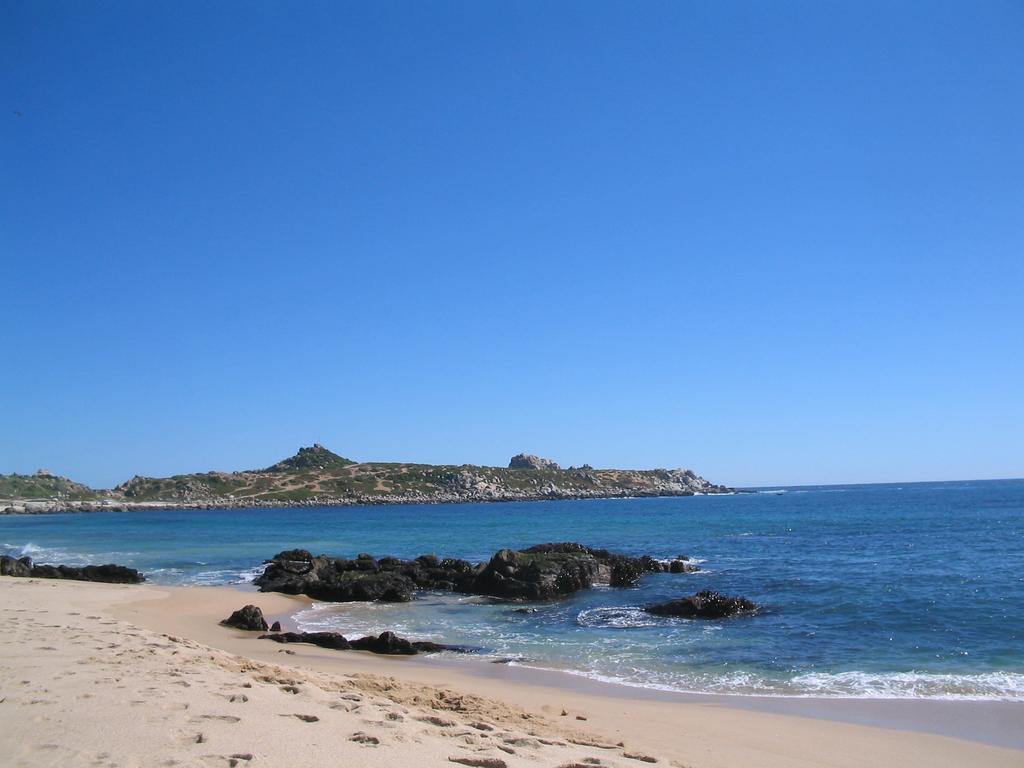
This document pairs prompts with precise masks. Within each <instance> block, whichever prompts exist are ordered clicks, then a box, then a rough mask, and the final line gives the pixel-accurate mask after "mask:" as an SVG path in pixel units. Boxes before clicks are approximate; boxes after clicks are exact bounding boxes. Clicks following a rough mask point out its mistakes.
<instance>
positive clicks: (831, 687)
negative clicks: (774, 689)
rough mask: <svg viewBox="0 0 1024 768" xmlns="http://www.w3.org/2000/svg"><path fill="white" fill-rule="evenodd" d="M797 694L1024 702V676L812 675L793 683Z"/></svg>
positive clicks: (885, 673) (995, 674)
mask: <svg viewBox="0 0 1024 768" xmlns="http://www.w3.org/2000/svg"><path fill="white" fill-rule="evenodd" d="M790 685H792V687H793V689H794V693H796V694H798V695H804V696H838V697H850V698H858V699H957V700H961V701H983V700H984V701H992V700H999V701H1024V674H1021V673H1018V672H1002V671H1001V672H982V673H978V674H971V675H950V674H940V673H933V672H833V673H826V672H811V673H807V674H803V675H797V676H796V677H794V678H793V679H792V680H790Z"/></svg>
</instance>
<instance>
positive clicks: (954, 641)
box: [0, 480, 1024, 701]
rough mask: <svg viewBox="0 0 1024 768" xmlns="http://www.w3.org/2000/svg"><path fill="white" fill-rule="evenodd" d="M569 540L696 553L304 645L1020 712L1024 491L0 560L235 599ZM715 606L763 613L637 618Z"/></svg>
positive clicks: (135, 519) (112, 539)
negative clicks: (299, 552)
mask: <svg viewBox="0 0 1024 768" xmlns="http://www.w3.org/2000/svg"><path fill="white" fill-rule="evenodd" d="M566 540H572V541H580V542H583V543H585V544H589V545H591V546H597V547H607V548H609V549H612V550H616V551H620V552H626V553H630V554H642V553H649V554H652V555H655V556H659V557H671V556H675V555H677V554H680V553H685V554H689V555H690V556H691V557H693V558H695V559H697V560H699V561H700V562H701V565H702V568H703V569H704V570H703V571H702V572H700V573H695V574H686V575H670V574H656V575H650V576H648V577H646V578H645V579H644V581H643V582H642V583H641V584H640V586H638V587H636V588H633V589H609V588H596V589H593V590H590V591H588V592H585V593H581V594H578V595H576V596H574V597H572V598H569V599H566V600H562V601H558V602H552V603H543V604H538V605H536V606H534V607H536V608H537V610H536V611H535V612H533V613H520V612H517V611H516V608H517V607H519V606H514V605H508V604H501V603H493V602H488V601H486V600H482V599H479V598H466V597H457V596H452V595H436V594H428V595H424V596H423V599H421V600H419V601H416V602H414V603H412V604H404V605H359V604H345V605H330V604H320V605H316V606H314V607H313V608H311V609H308V610H306V611H304V612H302V613H300V614H299V615H298V616H297V617H296V618H297V620H298V621H299V623H300V624H301V625H303V626H304V627H305V628H307V629H327V628H330V629H336V630H339V631H343V632H346V633H353V634H361V633H364V632H371V631H381V630H383V629H395V630H397V631H399V632H401V633H403V634H408V635H415V636H417V637H422V638H431V639H436V640H442V641H446V642H452V643H464V644H469V645H474V646H479V647H481V648H483V649H484V652H485V653H486V654H487V655H488V656H491V657H496V658H497V657H501V658H511V659H515V660H516V661H515V663H520V664H526V665H532V666H539V667H548V668H557V669H563V670H567V671H571V672H575V673H578V674H583V675H587V676H591V677H595V678H600V679H608V680H616V681H620V682H624V683H628V684H632V685H642V686H648V687H660V688H668V689H675V690H687V691H706V692H719V693H744V694H752V693H762V694H778V695H824V696H876V697H941V698H972V699H973V698H979V699H1011V700H1021V701H1024V610H1022V608H1021V606H1022V605H1024V480H1013V481H985V482H963V483H919V484H906V485H902V486H900V485H860V486H833V487H823V488H792V489H787V491H786V492H785V493H783V494H781V495H775V494H771V493H758V494H743V495H736V496H707V497H701V496H697V497H691V498H678V499H618V500H602V501H566V502H562V501H553V502H537V503H522V504H464V505H442V506H395V507H368V508H367V507H361V508H338V509H260V510H173V511H159V512H133V513H96V514H88V515H46V516H8V517H3V518H0V551H2V552H3V553H5V554H15V555H19V554H30V555H32V556H33V557H34V558H36V559H37V560H38V561H40V562H64V563H69V564H75V563H86V562H109V561H113V562H118V563H123V564H127V565H132V566H135V567H137V568H141V569H142V570H143V571H145V572H146V573H147V575H148V577H149V578H150V580H152V581H154V582H158V583H167V584H233V583H243V582H245V581H247V580H248V579H249V578H251V577H252V575H253V574H255V573H258V572H259V570H260V563H261V562H262V560H263V559H265V558H268V557H270V556H271V555H273V554H274V553H276V552H278V551H279V550H282V549H287V548H292V547H302V548H306V549H310V550H313V551H314V552H326V553H330V554H338V555H348V556H351V555H355V554H357V553H359V552H371V553H373V554H375V555H378V556H381V555H385V554H390V555H396V556H400V557H412V556H415V555H419V554H422V553H426V552H434V553H437V554H441V555H452V556H458V557H465V558H468V559H471V560H483V559H486V558H488V557H489V556H490V555H491V554H492V553H493V552H494V551H495V550H497V549H499V548H502V547H506V546H507V547H513V548H515V547H524V546H529V545H531V544H536V543H541V542H546V541H566ZM701 589H715V590H719V591H721V592H726V593H731V594H742V595H745V596H747V597H749V598H751V599H753V600H755V601H757V602H759V603H761V604H762V605H763V606H764V609H763V610H762V611H761V612H760V613H759V614H758V615H755V616H750V617H744V618H738V619H731V620H727V621H718V622H698V621H686V620H679V619H667V618H657V617H653V616H649V615H647V614H645V613H643V612H642V611H641V610H640V607H642V606H643V605H646V604H649V603H652V602H656V601H659V600H664V599H669V598H672V597H677V596H680V595H683V594H690V593H693V592H696V591H698V590H701Z"/></svg>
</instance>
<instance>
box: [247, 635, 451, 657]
mask: <svg viewBox="0 0 1024 768" xmlns="http://www.w3.org/2000/svg"><path fill="white" fill-rule="evenodd" d="M260 639H261V640H273V641H274V642H276V643H310V644H311V645H318V646H320V647H321V648H331V649H333V650H336V651H370V652H371V653H382V654H386V655H389V656H413V655H415V654H417V653H437V652H438V651H465V650H466V649H465V648H462V647H459V646H452V645H441V644H439V643H431V642H429V641H425V640H416V641H413V640H406V639H405V638H404V637H399V636H398V635H396V634H395V633H394V632H381V633H380V634H379V635H377V636H376V637H374V636H372V635H370V636H367V637H361V638H359V639H358V640H346V639H345V636H344V635H343V634H341V633H340V632H280V633H277V634H272V635H260Z"/></svg>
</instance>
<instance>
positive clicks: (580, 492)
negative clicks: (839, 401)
mask: <svg viewBox="0 0 1024 768" xmlns="http://www.w3.org/2000/svg"><path fill="white" fill-rule="evenodd" d="M731 491H732V489H730V488H727V487H725V486H723V485H715V484H714V483H711V482H709V481H707V480H705V479H704V478H703V477H701V476H700V475H698V474H696V473H695V472H694V471H693V470H690V469H649V470H636V469H595V468H593V467H591V466H589V465H587V464H584V465H583V466H580V467H569V468H567V469H563V468H562V467H560V466H559V465H558V464H557V463H555V462H554V461H552V460H550V459H544V458H541V457H539V456H533V455H530V454H518V455H517V456H513V457H512V459H511V461H510V462H509V465H508V467H484V466H477V465H473V464H462V465H432V464H409V463H387V462H365V463H360V462H356V461H353V460H351V459H347V458H344V457H342V456H339V455H338V454H336V453H333V452H332V451H330V450H328V449H327V448H324V447H323V446H322V445H319V444H314V445H313V446H310V447H308V448H300V449H299V452H298V453H297V454H295V455H294V456H292V457H290V458H287V459H284V460H283V461H279V462H277V463H276V464H273V465H271V466H269V467H266V468H265V469H254V470H246V471H242V472H204V473H195V474H187V475H173V476H171V477H166V478H153V477H141V476H138V475H136V476H135V477H133V478H132V479H131V480H128V481H127V482H124V483H122V484H121V485H118V486H117V487H115V488H113V489H111V490H96V489H93V488H90V487H88V486H86V485H83V484H81V483H77V482H75V481H73V480H69V479H68V478H65V477H60V476H58V475H54V474H51V473H50V472H48V471H46V470H40V471H39V472H37V473H36V474H34V475H0V514H2V513H6V514H19V513H29V514H31V513H45V512H95V511H111V510H145V509H153V508H160V507H175V508H207V507H209V508H212V507H258V506H266V507H283V506H343V505H353V504H439V503H459V502H487V501H541V500H546V499H609V498H627V497H636V496H692V495H694V494H711V493H729V492H731Z"/></svg>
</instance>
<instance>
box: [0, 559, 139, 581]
mask: <svg viewBox="0 0 1024 768" xmlns="http://www.w3.org/2000/svg"><path fill="white" fill-rule="evenodd" d="M0 576H22V577H27V576H31V577H33V578H37V579H71V580H73V581H100V582H105V583H107V584H141V583H142V582H143V581H144V580H145V577H144V576H143V575H142V574H141V573H139V572H138V571H137V570H135V569H134V568H128V567H126V566H124V565H114V564H113V563H108V564H106V565H85V566H82V567H80V568H78V567H73V566H70V565H45V564H44V565H33V563H32V558H30V557H22V558H19V559H17V560H16V559H15V558H13V557H8V556H7V555H3V556H2V557H0Z"/></svg>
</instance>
